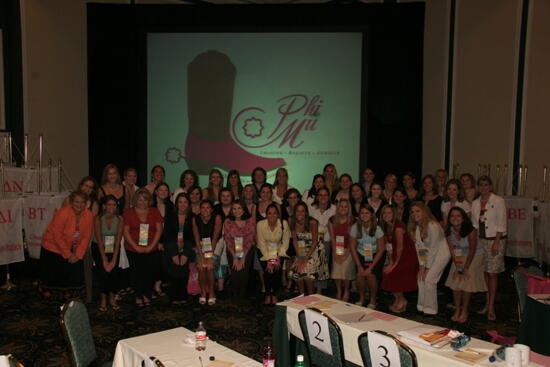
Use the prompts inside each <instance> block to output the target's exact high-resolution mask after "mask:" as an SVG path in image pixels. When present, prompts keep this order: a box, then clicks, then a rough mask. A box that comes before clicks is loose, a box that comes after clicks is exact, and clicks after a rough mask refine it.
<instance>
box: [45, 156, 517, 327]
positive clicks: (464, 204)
mask: <svg viewBox="0 0 550 367" xmlns="http://www.w3.org/2000/svg"><path fill="white" fill-rule="evenodd" d="M136 179H137V173H136V171H135V170H133V169H129V170H126V171H125V172H124V181H122V180H121V177H120V174H119V171H118V169H117V167H116V166H114V165H111V164H110V165H107V166H106V167H105V169H104V171H103V176H102V179H101V183H100V184H98V183H97V182H96V181H95V180H94V179H93V178H91V177H85V178H84V179H83V180H82V181H81V183H80V185H79V187H78V189H77V191H75V192H73V193H72V194H71V195H70V196H69V197H68V198H67V200H66V202H65V203H64V207H63V208H62V209H61V210H58V211H57V213H56V214H55V217H54V219H53V220H52V222H51V224H50V226H49V227H48V230H47V231H46V233H45V234H44V239H43V246H42V247H43V248H42V263H43V267H42V269H43V279H42V280H43V288H44V289H49V288H50V289H51V288H54V287H55V286H59V285H60V281H61V283H63V282H65V284H62V285H63V286H64V287H65V289H66V288H67V287H70V286H73V287H74V286H78V285H79V284H81V282H82V267H83V265H82V259H83V258H84V257H85V256H86V254H87V252H88V251H87V249H88V244H90V243H91V254H92V256H93V259H94V263H95V266H96V268H97V270H98V279H99V283H100V290H101V297H102V298H101V303H100V310H101V311H104V310H106V309H107V307H108V306H110V307H112V308H113V309H115V310H116V309H118V308H119V306H118V304H117V298H116V292H117V290H119V289H122V290H129V289H130V288H132V289H133V291H134V292H135V302H136V305H137V306H138V307H144V306H148V305H149V304H150V303H151V299H153V298H156V297H158V296H163V295H164V293H163V288H162V286H161V281H165V282H167V283H168V288H167V289H166V290H167V292H168V294H169V296H170V299H171V301H172V303H173V304H183V303H186V302H187V299H188V288H192V287H191V286H192V284H191V283H192V280H193V279H194V277H192V279H191V280H190V274H191V275H193V274H198V280H199V287H198V289H197V291H198V293H199V303H200V304H209V305H213V304H215V303H216V293H217V292H218V291H221V290H224V287H226V286H227V287H228V288H229V292H230V293H231V295H233V296H234V297H235V298H236V299H243V296H244V295H245V293H246V291H247V287H248V284H249V278H250V275H252V274H255V273H257V275H258V279H260V282H261V286H262V291H263V292H265V300H264V302H265V304H275V303H276V302H278V298H277V297H278V295H279V294H280V291H281V289H282V287H287V288H288V290H290V291H292V290H293V289H294V288H296V290H297V291H298V292H300V293H303V294H310V293H313V292H319V293H320V292H322V291H323V290H324V289H326V288H327V286H328V281H329V280H333V281H334V284H335V286H336V297H337V298H338V299H341V300H344V301H349V299H350V290H351V289H356V290H357V292H358V293H359V299H358V301H357V303H359V304H365V305H367V307H370V308H376V307H377V295H378V289H379V288H381V289H383V290H385V291H388V292H391V293H392V294H393V295H394V301H393V303H392V304H391V305H390V306H389V309H390V310H391V311H392V312H395V313H401V312H403V311H405V310H406V308H407V298H406V297H405V293H407V292H413V291H417V292H418V302H417V309H418V310H419V311H420V312H423V313H425V314H428V315H430V314H432V315H433V314H436V313H437V312H438V296H437V294H438V292H437V285H438V282H439V281H440V278H441V277H442V274H443V273H444V271H445V269H446V267H447V266H448V264H449V263H450V271H449V272H448V276H447V279H446V282H445V285H446V286H448V287H450V288H451V289H452V290H453V296H454V303H455V307H456V308H455V314H454V315H453V317H452V319H453V320H454V321H457V322H465V321H466V320H467V319H468V314H469V310H468V307H469V301H470V297H471V294H472V293H475V292H487V298H486V307H485V308H484V310H481V312H485V313H487V317H488V318H489V319H490V320H493V319H495V317H496V316H495V295H496V290H497V281H498V277H497V276H498V273H500V272H502V271H504V247H505V239H506V209H505V206H504V200H503V199H502V198H501V197H499V196H497V195H496V194H494V193H493V192H492V182H491V179H490V178H489V177H487V176H482V177H480V178H478V180H477V188H476V182H475V180H474V177H473V176H472V175H470V174H463V175H462V176H461V177H460V179H459V180H457V179H451V180H449V179H448V176H447V173H446V171H445V170H438V171H437V172H436V174H435V176H432V175H426V176H425V177H424V178H423V179H422V181H421V187H420V189H419V190H418V189H417V188H416V185H415V184H416V182H415V177H414V175H413V174H412V173H405V174H404V175H403V177H402V180H401V183H402V185H401V186H399V185H398V177H397V176H396V175H394V174H388V175H387V176H386V177H385V179H384V180H383V182H379V181H377V180H376V175H375V173H374V171H373V170H372V169H366V170H365V171H364V172H363V174H362V180H361V183H354V182H353V179H352V177H351V176H350V175H349V174H342V175H340V176H338V174H337V172H336V167H335V166H334V165H333V164H327V165H326V166H325V167H324V169H323V173H322V174H317V175H315V176H314V177H313V180H312V184H311V187H310V188H309V189H307V190H305V191H304V192H303V194H301V193H300V192H299V191H298V190H297V189H295V188H293V187H292V186H290V185H289V177H288V172H287V171H286V169H284V168H279V169H278V170H277V172H276V176H275V181H274V183H273V184H269V183H267V182H266V179H267V174H266V171H265V170H264V169H263V168H260V167H258V168H256V169H255V170H254V171H253V173H252V175H251V179H252V183H250V184H248V185H243V184H242V183H241V178H240V175H239V172H238V171H234V170H233V171H230V172H229V173H228V175H227V179H226V181H225V182H224V177H223V174H222V172H220V171H219V170H216V169H213V170H212V171H211V172H210V175H209V181H208V186H207V187H206V188H201V187H200V186H199V185H198V177H197V174H196V173H195V172H193V171H192V170H186V171H184V172H183V173H182V174H181V177H180V182H179V187H178V188H176V189H175V190H174V191H173V192H171V190H170V187H169V186H168V184H166V183H165V171H164V168H163V167H161V166H155V167H154V168H153V169H152V171H151V182H150V183H149V184H147V185H146V186H145V187H143V188H141V189H140V188H138V187H137V186H136ZM126 259H127V260H126ZM123 269H124V270H123ZM69 279H70V281H71V282H70V284H69V283H67V280H69ZM228 280H229V282H228ZM195 285H196V284H195ZM367 298H368V299H367Z"/></svg>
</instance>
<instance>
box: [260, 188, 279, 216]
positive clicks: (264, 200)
mask: <svg viewBox="0 0 550 367" xmlns="http://www.w3.org/2000/svg"><path fill="white" fill-rule="evenodd" d="M259 192H260V196H259V200H258V205H256V222H259V221H261V220H262V219H265V218H266V217H267V207H268V206H269V205H271V203H274V201H273V188H272V186H271V185H270V184H268V183H264V184H263V185H262V187H261V188H260V191H259ZM275 204H276V205H277V208H278V209H279V212H280V211H281V210H280V206H279V204H277V203H275Z"/></svg>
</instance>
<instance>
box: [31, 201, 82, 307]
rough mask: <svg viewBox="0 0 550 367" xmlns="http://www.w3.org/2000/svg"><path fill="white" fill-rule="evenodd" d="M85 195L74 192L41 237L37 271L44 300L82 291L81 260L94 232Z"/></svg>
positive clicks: (69, 295)
mask: <svg viewBox="0 0 550 367" xmlns="http://www.w3.org/2000/svg"><path fill="white" fill-rule="evenodd" d="M87 200H88V195H86V194H85V193H84V192H82V191H73V192H72V193H71V195H70V196H69V205H67V206H65V207H63V208H61V209H58V210H57V211H56V212H55V215H54V217H53V219H52V221H51V222H50V224H49V225H48V228H47V229H46V232H44V236H42V248H41V251H40V267H41V278H42V289H43V290H44V296H45V297H50V296H51V292H52V291H55V290H57V291H62V292H63V296H64V297H65V298H69V297H71V296H72V295H73V294H74V293H76V292H80V291H82V289H83V288H84V283H83V282H84V279H83V274H84V272H83V262H82V259H83V258H84V255H85V254H86V251H87V250H88V246H89V245H90V240H91V237H92V231H93V215H92V212H91V211H90V210H88V209H86V201H87Z"/></svg>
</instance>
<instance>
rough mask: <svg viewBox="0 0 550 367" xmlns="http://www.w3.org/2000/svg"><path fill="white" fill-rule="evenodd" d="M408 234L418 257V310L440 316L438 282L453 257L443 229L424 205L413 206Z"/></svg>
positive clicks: (419, 203) (421, 203)
mask: <svg viewBox="0 0 550 367" xmlns="http://www.w3.org/2000/svg"><path fill="white" fill-rule="evenodd" d="M407 230H408V232H409V235H410V236H411V238H413V239H414V243H415V247H416V252H417V256H418V263H419V265H420V266H419V269H418V275H417V281H418V303H417V304H416V308H417V310H418V311H420V312H424V313H425V314H427V315H435V314H437V310H438V308H437V282H439V278H441V275H442V274H443V270H444V269H445V267H446V266H447V263H448V262H449V259H450V257H451V255H450V253H449V247H448V246H447V241H446V240H445V234H444V233H443V228H441V224H440V222H439V221H438V220H437V219H435V217H434V216H433V215H432V212H431V211H430V209H429V208H428V207H427V206H426V204H424V203H423V202H421V201H416V202H414V203H413V204H412V205H411V216H410V219H409V224H408V226H407Z"/></svg>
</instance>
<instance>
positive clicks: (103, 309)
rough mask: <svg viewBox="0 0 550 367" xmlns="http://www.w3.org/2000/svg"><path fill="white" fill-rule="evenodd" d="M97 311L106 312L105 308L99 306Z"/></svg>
mask: <svg viewBox="0 0 550 367" xmlns="http://www.w3.org/2000/svg"><path fill="white" fill-rule="evenodd" d="M98 310H99V312H105V311H107V306H99V308H98Z"/></svg>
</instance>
